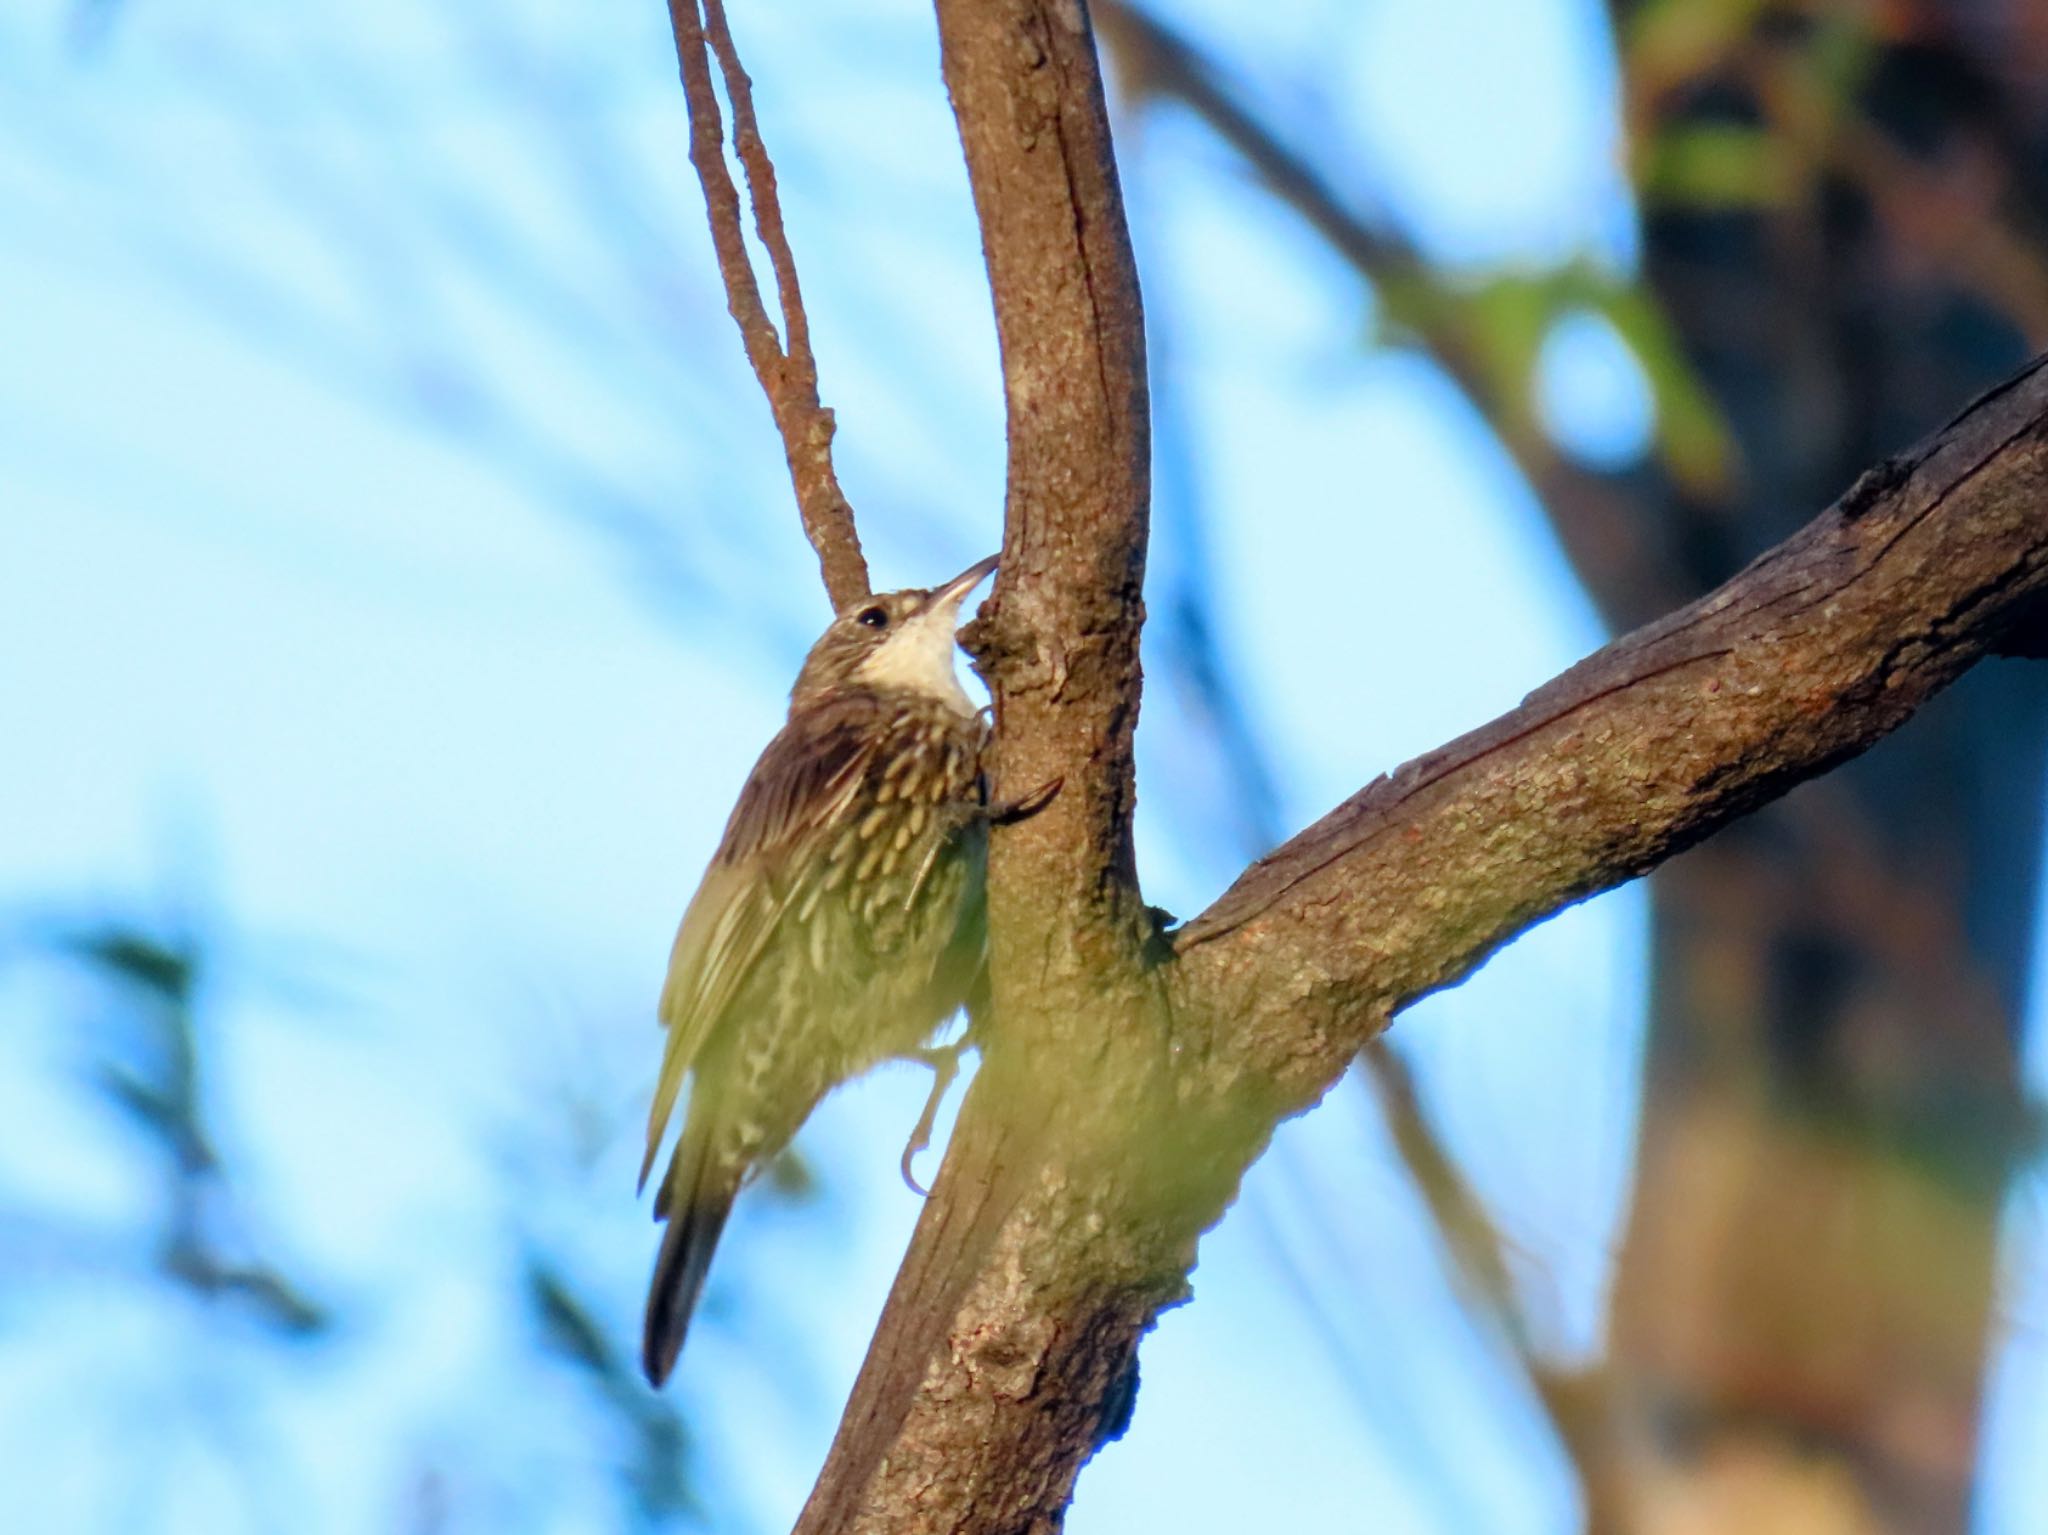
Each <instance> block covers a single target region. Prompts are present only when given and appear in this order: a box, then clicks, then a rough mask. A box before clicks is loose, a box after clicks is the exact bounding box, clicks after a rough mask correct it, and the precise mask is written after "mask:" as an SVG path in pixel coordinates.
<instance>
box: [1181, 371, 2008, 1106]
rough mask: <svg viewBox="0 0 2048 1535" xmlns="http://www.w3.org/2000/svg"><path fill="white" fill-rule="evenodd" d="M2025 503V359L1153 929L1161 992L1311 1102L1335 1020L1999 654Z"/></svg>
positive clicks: (1376, 1019) (1447, 973)
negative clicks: (1171, 966)
mask: <svg viewBox="0 0 2048 1535" xmlns="http://www.w3.org/2000/svg"><path fill="white" fill-rule="evenodd" d="M2044 512H2048V359H2042V360H2037V361H2036V362H2035V363H2034V364H2032V365H2031V366H2030V367H2029V368H2028V369H2027V370H2026V371H2025V372H2023V373H2021V374H2020V375H2018V376H2017V377H2016V378H2014V379H2013V380H2011V381H2010V382H2008V383H2007V384H2005V385H2002V386H2001V387H2000V388H1999V389H1997V390H1995V391H1993V392H1992V393H1991V394H1989V395H1987V396H1985V397H1984V398H1983V399H1982V400H1980V401H1978V402H1977V403H1976V404H1974V405H1972V406H1971V407H1970V408H1969V409H1968V410H1967V411H1966V412H1965V413H1964V414H1963V415H1962V416H1961V417H1959V418H1958V419H1957V420H1956V421H1955V422H1953V423H1952V424H1951V425H1949V426H1948V427H1947V428H1945V429H1944V430H1943V431H1941V432H1940V433H1937V434H1936V435H1935V436H1933V437H1931V438H1929V439H1927V440H1926V441H1925V442H1923V443H1922V444H1920V445H1919V446H1918V447H1917V448H1915V449H1914V450H1912V451H1911V452H1910V453H1908V454H1906V455H1903V456H1901V457H1899V458H1895V459H1890V460H1887V461H1886V462H1885V463H1884V464H1882V465H1880V466H1878V467H1877V468H1876V469H1874V470H1872V471H1871V472H1869V473H1867V474H1865V475H1864V476H1863V477H1862V478H1861V479H1860V480H1858V481H1857V483H1856V484H1855V485H1854V486H1852V487H1851V488H1850V490H1849V491H1848V493H1847V494H1846V495H1844V496H1843V498H1842V499H1841V500H1840V501H1839V502H1838V503H1837V504H1836V505H1835V506H1834V507H1833V508H1832V509H1830V510H1829V511H1828V512H1826V513H1824V514H1823V515H1822V516H1820V517H1819V518H1817V519H1816V520H1815V521H1814V522H1812V523H1810V524H1808V525H1807V527H1806V528H1805V529H1803V530H1802V531H1801V532H1800V533H1798V534H1797V535H1795V536H1794V537H1793V538H1791V539H1789V540H1787V541H1786V542H1785V543H1783V544H1781V545H1779V546H1778V547H1777V548H1776V549H1773V550H1772V551H1770V552H1769V553H1768V554H1766V555H1764V556H1763V557H1762V558H1761V559H1759V560H1757V561H1756V562H1755V563H1754V564H1752V565H1751V566H1750V567H1749V568H1748V569H1747V570H1745V571H1743V572H1742V573H1741V574H1740V575H1738V576H1737V577H1735V579H1734V580H1732V581H1730V582H1729V583H1727V584H1726V585H1725V586H1723V587H1721V588H1720V589H1719V590H1718V591H1715V592H1712V593H1710V594H1709V595H1707V596H1706V597H1703V598H1702V599H1700V600H1699V601H1698V602H1695V603H1693V604H1691V605H1690V606H1687V607H1685V608H1682V609H1680V610H1679V611H1677V612H1676V613H1674V614H1672V615H1670V616H1669V617H1667V618H1664V619H1662V620H1660V621H1658V622H1656V623H1654V624H1650V625H1648V626H1646V627H1644V628H1642V629H1639V630H1637V631H1636V632H1635V633H1633V634H1630V635H1627V636H1625V637H1624V638H1622V639H1620V640H1617V641H1616V642H1615V643H1614V644H1612V645H1609V646H1608V647H1607V648H1606V649H1604V650H1602V651H1600V652H1598V653H1597V654H1595V655H1593V656H1591V657H1589V658H1588V659H1586V660H1585V661H1582V662H1580V663H1579V664H1578V665H1577V666H1575V667H1573V668H1572V669H1571V670H1570V671H1568V672H1566V673H1565V674H1564V675H1563V676H1561V677H1559V678H1557V679H1556V680H1554V681H1552V682H1550V683H1548V684H1546V685H1545V686H1544V687H1542V688H1539V689H1538V690H1537V691H1536V692H1534V693H1532V694H1531V695H1530V696H1529V698H1528V699H1527V700H1526V701H1525V702H1524V703H1523V704H1522V705H1521V707H1520V708H1518V709H1516V710H1515V711H1513V712H1512V713H1510V714H1507V715H1504V716H1502V717H1501V718H1500V719H1498V720H1495V721H1494V722H1493V723H1492V724H1489V725H1486V726H1484V727H1482V728H1481V729H1479V730H1476V731H1473V732H1472V733H1471V734H1469V735H1467V736H1464V737H1461V738H1460V739H1458V740H1456V741H1453V742H1452V743H1450V744H1449V745H1448V746H1445V747H1442V748H1440V749H1439V750H1437V751H1435V752H1432V753H1430V754H1429V755H1428V756H1425V757H1422V758H1418V759H1417V760H1416V761H1414V762H1411V763H1409V764H1407V765H1406V766H1404V767H1402V768H1400V769H1399V770H1397V771H1396V772H1395V773H1394V774H1393V775H1392V776H1391V777H1387V778H1381V779H1378V780H1376V781H1375V782H1373V783H1372V784H1370V785H1368V786H1367V787H1366V788H1365V789H1364V790H1362V791H1360V793H1358V794H1357V795H1355V796H1354V797H1353V798H1352V799H1351V800H1349V801H1347V802H1346V803H1345V804H1343V805H1341V806H1339V807H1338V808H1337V809H1336V810H1335V811H1333V812H1331V813H1330V814H1329V815H1328V816H1326V817H1324V818H1323V820H1321V821H1320V822H1318V823H1317V824H1316V825H1314V826H1312V827H1310V828H1309V829H1308V830H1307V831H1305V832H1303V833H1302V834H1301V835H1299V836H1298V837H1296V838H1294V840H1293V841H1291V842H1289V843H1287V844H1286V845H1285V846H1283V847H1281V848H1279V849H1277V850H1276V851H1275V852H1273V853H1272V854H1270V855H1269V856H1268V857H1266V858H1264V859H1261V860H1260V861H1259V862H1258V863H1256V864H1254V865H1253V866H1252V867H1251V868H1250V869H1249V870H1247V871H1246V872H1245V874H1244V876H1243V877H1242V878H1240V879H1239V880H1238V882H1237V883H1236V884H1235V885H1234V886H1232V887H1231V889H1230V890H1229V891H1227V892H1225V894H1224V895H1223V897H1222V898H1221V899H1220V900H1218V901H1217V902H1216V904H1215V905H1214V906H1212V907H1211V908H1210V909H1209V910H1208V911H1206V912H1204V913H1203V914H1202V915H1201V916H1200V917H1198V918H1197V919H1196V920H1195V921H1193V922H1191V923H1189V924H1188V925H1187V926H1186V927H1185V928H1183V929H1181V930H1180V931H1179V933H1177V934H1176V935H1175V943H1174V947H1175V949H1176V952H1177V953H1178V954H1179V956H1180V961H1181V962H1180V963H1179V964H1178V965H1177V966H1176V967H1175V970H1176V972H1177V973H1176V976H1175V984H1176V989H1177V990H1178V991H1179V992H1180V993H1181V994H1182V995H1184V996H1185V997H1187V998H1188V999H1189V1000H1190V1001H1195V1000H1197V999H1199V1001H1200V1003H1201V1005H1202V1007H1203V1008H1204V1009H1205V1010H1207V1011H1211V1012H1214V1013H1215V1014H1216V1015H1217V1016H1219V1017H1224V1018H1229V1019H1233V1020H1235V1021H1236V1022H1235V1025H1234V1028H1233V1031H1232V1036H1231V1039H1230V1041H1229V1047H1228V1052H1227V1053H1228V1055H1229V1056H1230V1058H1231V1061H1232V1066H1231V1067H1230V1069H1232V1070H1239V1071H1249V1072H1256V1073H1259V1074H1261V1075H1265V1076H1267V1077H1269V1078H1270V1080H1271V1083H1272V1085H1273V1087H1274V1088H1275V1089H1276V1091H1277V1092H1278V1094H1279V1096H1280V1097H1281V1098H1282V1099H1283V1100H1285V1101H1288V1102H1291V1103H1296V1104H1306V1103H1308V1102H1311V1101H1313V1099H1314V1097H1316V1096H1317V1095H1319V1094H1320V1092H1321V1091H1322V1090H1323V1087H1324V1086H1326V1085H1327V1084H1328V1082H1330V1081H1332V1080H1334V1079H1335V1076H1336V1075H1337V1073H1339V1072H1341V1070H1342V1069H1343V1066H1344V1064H1345V1062H1346V1061H1347V1060H1348V1059H1349V1056H1350V1052H1351V1051H1352V1050H1353V1049H1354V1048H1355V1047H1356V1043H1357V1038H1358V1035H1359V1033H1360V1032H1361V1031H1362V1032H1366V1033H1370V1032H1372V1031H1374V1030H1375V1029H1377V1027H1378V1026H1379V1024H1380V1023H1381V1022H1382V1021H1383V1020H1384V1019H1385V1018H1386V1017H1388V1016H1390V1015H1391V1014H1392V1013H1393V1012H1394V1011H1395V1010H1396V1009H1398V1008H1400V1007H1403V1006H1405V1005H1407V1004H1408V1003H1410V1002H1412V1001H1414V1000H1415V999H1416V998H1418V997H1420V996H1422V995H1424V994H1425V993H1427V992H1429V991H1432V990H1435V989H1437V988H1439V987H1442V986H1446V985H1450V984H1452V983H1454V982H1455V981H1457V980H1458V979H1460V978H1461V977H1463V976H1464V975H1465V974H1467V973H1468V972H1469V971H1470V970H1471V969H1472V968H1473V967H1474V966H1476V965H1477V964H1479V963H1480V962H1481V961H1482V960H1484V959H1485V958H1486V956H1487V955H1488V954H1490V953H1492V952H1493V950H1494V949H1496V948H1498V947H1499V946H1500V945H1501V944H1503V943H1505V942H1506V941H1507V940H1508V939H1510V938H1512V937H1513V936H1514V935H1515V934H1516V933H1518V932H1520V931H1522V930H1523V929H1524V928H1526V927H1528V926H1529V925H1530V924H1532V923H1534V922H1536V921H1539V920H1541V919H1542V918H1543V917H1545V916H1547V915H1549V914H1550V913H1551V912H1554V911H1556V910H1557V909H1558V908H1559V907H1562V906H1565V905H1568V904H1570V903H1571V902H1573V901H1577V900H1580V899H1583V898H1584V897H1585V896H1588V895H1591V894H1594V893H1595V892H1597V891H1600V890H1605V889H1608V888H1610V887H1612V886H1614V885H1617V884H1620V883H1623V882H1624V881H1626V880H1629V879H1632V878H1634V877H1636V876H1637V875H1640V874H1642V873H1645V872H1647V871H1648V870H1649V869H1651V868H1653V867H1654V866H1655V865H1657V864H1658V863H1660V862H1662V861H1663V860H1664V859H1666V858H1668V857H1670V856H1671V855H1672V854H1674V853H1677V852H1680V851H1682V850H1683V849H1684V848H1686V847H1689V846H1690V845H1692V844H1693V843H1694V842H1697V841H1699V840H1700V839H1701V838H1703V837H1705V836H1707V835H1708V834H1709V833H1711V832H1712V831H1714V830H1715V829H1716V828H1718V827H1720V826H1721V825H1723V824H1725V823H1726V822H1728V821H1730V820H1733V819H1735V818H1736V817H1738V816H1741V815H1743V814H1746V813H1747V812H1749V811H1751V810H1754V809H1756V808H1757V807H1758V806H1759V805H1762V804H1764V803H1765V802H1767V801H1768V800H1771V799H1773V798H1775V797H1777V796H1778V795H1780V794H1782V793H1784V792H1785V791H1786V790H1787V789H1789V788H1791V787H1792V786H1793V785H1794V784H1796V783H1798V782H1799V781H1801V780H1802V779H1806V778H1810V777H1813V776H1815V775H1817V774H1819V773H1822V772H1825V771H1826V770H1827V769H1828V768H1831V767H1833V766H1834V765H1836V764H1837V763H1839V762H1841V761H1843V760H1844V759H1846V758H1848V757H1851V756H1854V755H1856V754H1857V753H1859V752H1861V751H1863V750H1864V749H1866V748H1867V747H1869V746H1870V745H1871V744H1873V743H1874V742H1875V741H1877V740H1878V739H1879V738H1881V737H1882V736H1884V735H1885V734H1887V733H1889V732H1890V731H1891V730H1893V729H1895V728H1896V727H1897V726H1898V725H1900V724H1901V723H1903V722H1904V721H1905V719H1906V718H1907V717H1908V716H1909V715H1911V714H1912V712H1913V711H1914V710H1915V709H1916V708H1918V707H1919V706H1920V705H1921V704H1922V703H1924V702H1926V700H1927V699H1928V698H1930V697H1931V696H1933V694H1934V693H1936V692H1937V691H1939V690H1940V689H1941V688H1942V687H1945V686H1946V685H1947V684H1948V683H1950V682H1952V681H1953V680H1954V679H1955V678H1956V677H1957V676H1958V675H1959V674H1960V673H1961V672H1963V671H1964V670H1965V669H1966V668H1968V667H1969V666H1970V665H1971V664H1973V663H1974V662H1976V661H1978V660H1980V659H1982V658H1983V657H1984V656H1985V655H1987V654H1993V653H1997V652H1998V651H2000V650H2001V649H2002V648H2004V647H2007V646H2008V645H2012V644H2018V643H2023V641H2022V640H2021V639H2020V636H2021V635H2022V634H2023V632H2024V628H2025V626H2026V625H2027V624H2029V623H2030V622H2032V621H2033V616H2034V615H2035V614H2037V613H2038V612H2039V611H2040V604H2041V602H2042V600H2043V598H2042V595H2041V594H2042V590H2043V587H2044V585H2048V515H2044ZM1899 813H1900V814H1902V815H1908V814H1911V813H1912V807H1910V806H1900V807H1899Z"/></svg>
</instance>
